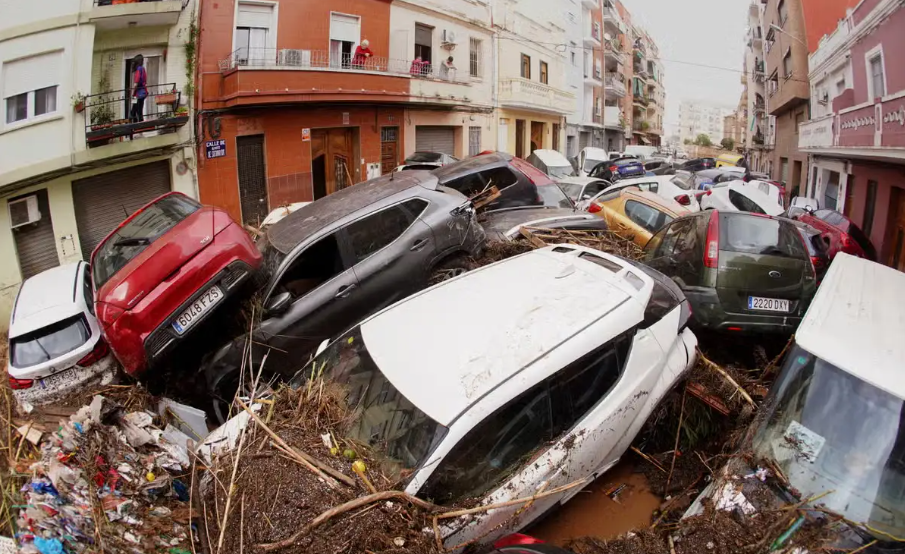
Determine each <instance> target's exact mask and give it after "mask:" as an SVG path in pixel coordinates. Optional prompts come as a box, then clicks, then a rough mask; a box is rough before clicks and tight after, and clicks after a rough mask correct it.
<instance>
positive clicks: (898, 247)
mask: <svg viewBox="0 0 905 554" xmlns="http://www.w3.org/2000/svg"><path fill="white" fill-rule="evenodd" d="M891 208H892V209H891V210H890V218H889V223H890V224H889V231H888V232H887V234H886V242H887V243H888V244H890V245H892V247H891V250H890V251H889V259H888V262H887V264H886V265H888V266H889V267H892V268H895V269H898V270H899V271H905V190H903V189H900V188H899V187H893V188H892V204H891Z"/></svg>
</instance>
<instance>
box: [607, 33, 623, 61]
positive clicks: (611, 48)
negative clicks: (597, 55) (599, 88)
mask: <svg viewBox="0 0 905 554" xmlns="http://www.w3.org/2000/svg"><path fill="white" fill-rule="evenodd" d="M604 56H605V57H606V60H607V61H614V62H616V63H618V64H622V63H625V55H624V54H623V53H622V42H621V41H620V40H619V39H615V38H614V39H613V40H609V41H607V42H606V43H604Z"/></svg>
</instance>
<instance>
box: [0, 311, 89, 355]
mask: <svg viewBox="0 0 905 554" xmlns="http://www.w3.org/2000/svg"><path fill="white" fill-rule="evenodd" d="M89 338H91V330H90V329H88V324H87V322H86V321H85V316H83V315H77V316H75V317H70V318H69V319H64V320H63V321H60V322H57V323H54V324H52V325H49V326H47V327H43V328H41V329H38V330H37V331H34V332H31V333H28V334H27V335H23V336H21V337H16V338H14V339H10V341H9V342H10V351H9V354H10V360H9V361H10V364H12V365H14V366H15V367H18V368H26V367H31V366H34V365H38V364H42V363H45V362H49V361H50V360H53V359H55V358H58V357H60V356H62V355H64V354H68V353H69V352H72V351H73V350H75V349H76V348H78V347H80V346H82V345H83V344H85V343H86V342H88V339H89Z"/></svg>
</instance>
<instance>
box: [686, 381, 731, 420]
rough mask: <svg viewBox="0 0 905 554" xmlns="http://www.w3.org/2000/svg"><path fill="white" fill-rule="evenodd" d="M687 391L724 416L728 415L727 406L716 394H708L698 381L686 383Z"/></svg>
mask: <svg viewBox="0 0 905 554" xmlns="http://www.w3.org/2000/svg"><path fill="white" fill-rule="evenodd" d="M688 393H689V394H691V395H692V396H694V397H695V398H697V399H698V400H700V401H701V402H703V403H704V404H707V405H708V406H710V407H711V408H713V409H714V410H716V411H717V412H719V413H721V414H723V415H724V416H728V415H729V408H728V407H727V406H726V404H724V403H723V401H722V400H720V399H719V398H717V397H716V396H714V395H712V394H710V392H708V391H707V389H706V388H704V386H703V385H700V384H698V383H688Z"/></svg>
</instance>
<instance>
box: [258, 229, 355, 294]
mask: <svg viewBox="0 0 905 554" xmlns="http://www.w3.org/2000/svg"><path fill="white" fill-rule="evenodd" d="M345 270H346V266H345V264H344V263H343V257H342V254H341V252H340V250H339V241H338V240H337V238H336V234H335V233H334V234H331V235H327V236H326V237H324V238H322V239H320V240H318V241H317V242H315V243H314V244H312V245H311V246H309V247H308V248H306V249H305V250H304V251H303V252H302V253H301V254H299V255H298V257H296V259H295V260H293V261H292V264H291V265H290V266H289V269H287V270H286V272H285V273H284V274H283V275H282V276H281V277H280V282H279V291H284V292H288V293H289V294H291V295H292V297H293V298H301V297H303V296H305V295H306V294H308V293H309V292H311V291H313V290H314V289H316V288H318V287H319V286H321V285H322V284H324V283H326V282H327V281H329V280H330V279H333V278H334V277H336V276H337V275H339V274H340V273H342V272H343V271H345ZM274 294H278V292H277V291H275V292H274Z"/></svg>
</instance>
